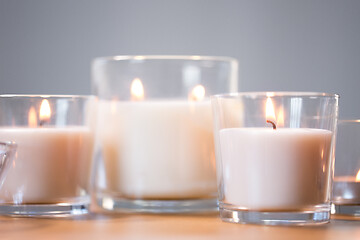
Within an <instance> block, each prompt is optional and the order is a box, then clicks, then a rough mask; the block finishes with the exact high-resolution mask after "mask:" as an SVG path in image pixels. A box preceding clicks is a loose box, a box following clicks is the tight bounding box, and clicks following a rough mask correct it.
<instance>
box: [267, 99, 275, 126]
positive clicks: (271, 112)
mask: <svg viewBox="0 0 360 240" xmlns="http://www.w3.org/2000/svg"><path fill="white" fill-rule="evenodd" d="M266 120H267V121H273V122H275V120H276V117H275V109H274V105H273V102H272V101H271V99H270V97H268V98H267V100H266Z"/></svg>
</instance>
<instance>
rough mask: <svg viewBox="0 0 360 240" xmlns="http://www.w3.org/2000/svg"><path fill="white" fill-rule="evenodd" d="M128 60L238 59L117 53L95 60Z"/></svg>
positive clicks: (232, 59) (233, 61)
mask: <svg viewBox="0 0 360 240" xmlns="http://www.w3.org/2000/svg"><path fill="white" fill-rule="evenodd" d="M126 60H135V61H136V60H137V61H144V60H187V61H220V62H230V63H237V62H238V60H237V59H236V58H233V57H227V56H202V55H115V56H104V57H96V58H94V59H93V62H111V61H126Z"/></svg>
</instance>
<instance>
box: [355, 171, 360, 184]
mask: <svg viewBox="0 0 360 240" xmlns="http://www.w3.org/2000/svg"><path fill="white" fill-rule="evenodd" d="M355 182H360V169H359V171H358V173H357V174H356V178H355Z"/></svg>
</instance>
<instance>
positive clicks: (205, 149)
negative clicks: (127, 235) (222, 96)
mask: <svg viewBox="0 0 360 240" xmlns="http://www.w3.org/2000/svg"><path fill="white" fill-rule="evenodd" d="M99 116H100V118H101V119H100V120H99V122H98V124H99V127H98V129H99V133H98V134H99V138H100V141H101V144H102V147H103V155H104V160H105V171H106V176H107V179H106V180H107V187H106V188H107V190H108V191H114V192H117V193H120V194H121V195H123V196H125V197H127V198H143V199H173V198H197V197H208V196H214V193H215V194H216V176H215V157H214V146H213V131H212V121H211V106H210V102H209V101H206V102H187V101H149V102H147V101H144V102H113V103H111V102H110V101H101V102H100V104H99Z"/></svg>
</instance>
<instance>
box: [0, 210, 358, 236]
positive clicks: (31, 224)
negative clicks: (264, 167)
mask: <svg viewBox="0 0 360 240" xmlns="http://www.w3.org/2000/svg"><path fill="white" fill-rule="evenodd" d="M0 239H1V240H2V239H37V240H41V239H46V240H50V239H69V240H70V239H76V240H81V239H98V240H105V239H251V240H253V239H254V240H256V239H274V240H281V239H286V240H296V239H306V240H308V239H316V240H328V239H329V240H331V239H334V240H355V239H356V240H360V219H359V220H357V221H354V220H351V221H350V220H338V219H335V220H332V222H331V223H329V224H324V225H318V226H311V227H284V226H261V225H243V224H234V223H225V222H222V221H221V220H220V219H219V218H218V216H217V214H209V215H195V216H194V215H150V214H149V215H144V214H143V215H142V214H116V215H110V214H89V215H87V216H83V217H79V218H77V219H39V218H10V217H0Z"/></svg>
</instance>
